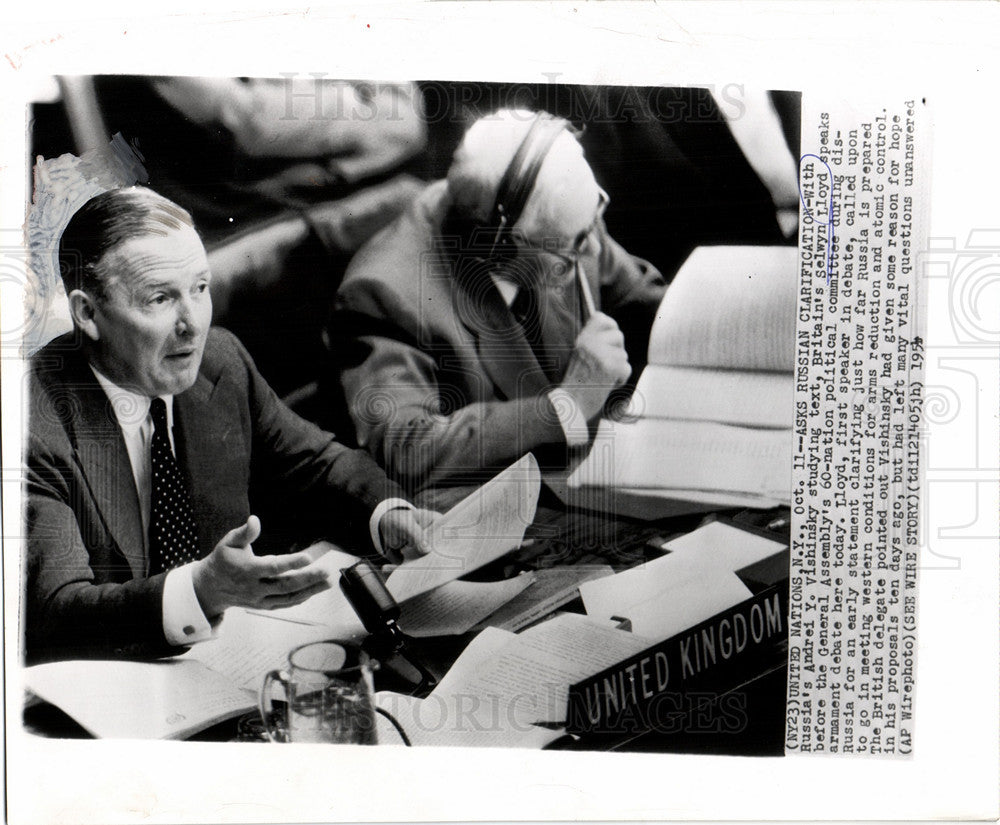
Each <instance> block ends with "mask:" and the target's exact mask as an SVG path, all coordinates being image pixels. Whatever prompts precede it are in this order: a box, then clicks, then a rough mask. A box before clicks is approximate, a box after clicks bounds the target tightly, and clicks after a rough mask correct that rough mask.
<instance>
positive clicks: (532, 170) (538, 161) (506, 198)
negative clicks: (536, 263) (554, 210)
mask: <svg viewBox="0 0 1000 825" xmlns="http://www.w3.org/2000/svg"><path fill="white" fill-rule="evenodd" d="M564 129H570V130H572V127H571V126H570V123H569V121H567V120H564V119H563V118H557V117H553V116H552V115H550V114H548V113H547V112H538V113H537V114H536V115H535V119H534V120H533V121H532V123H531V126H530V127H529V129H528V132H527V134H526V135H525V136H524V139H523V140H522V141H521V143H520V145H519V146H518V147H517V151H516V152H514V157H513V158H511V161H510V163H509V164H508V165H507V169H506V170H505V171H504V174H503V177H502V178H501V179H500V185H499V186H498V187H497V194H496V198H495V199H494V201H493V208H492V210H490V218H489V221H488V222H487V223H486V224H485V225H483V224H477V223H475V222H474V221H471V220H469V219H463V218H462V217H461V216H459V215H457V214H455V213H454V211H453V212H452V213H451V214H449V216H448V218H447V220H446V222H445V225H444V226H443V227H442V230H443V231H444V232H446V233H447V237H458V238H461V239H462V240H463V242H464V243H466V244H467V247H466V250H467V251H471V252H472V253H473V254H475V253H476V252H477V250H482V252H483V257H484V258H489V259H491V260H494V261H498V262H499V261H504V260H509V259H511V258H513V257H514V256H516V255H517V245H516V244H515V243H514V234H513V233H514V226H515V225H516V224H517V222H518V220H520V218H521V214H522V213H523V212H524V207H525V206H527V203H528V199H529V198H530V197H531V192H532V190H533V189H534V187H535V181H536V180H537V179H538V173H539V172H540V171H541V168H542V164H543V163H544V162H545V158H546V156H547V155H548V153H549V150H551V149H552V145H553V144H554V143H555V142H556V139H557V138H558V137H559V135H560V134H562V131H563V130H564Z"/></svg>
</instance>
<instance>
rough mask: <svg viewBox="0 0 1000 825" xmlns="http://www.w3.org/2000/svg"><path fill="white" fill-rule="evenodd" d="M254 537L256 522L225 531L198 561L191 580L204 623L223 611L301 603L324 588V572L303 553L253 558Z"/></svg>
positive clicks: (253, 518) (254, 519)
mask: <svg viewBox="0 0 1000 825" xmlns="http://www.w3.org/2000/svg"><path fill="white" fill-rule="evenodd" d="M259 535H260V519H258V518H257V516H250V518H248V519H247V521H246V524H243V525H241V526H240V527H237V528H235V529H234V530H230V531H229V532H228V533H226V535H225V536H223V538H222V541H220V542H219V543H218V544H217V545H215V549H213V550H212V552H211V553H209V554H208V555H207V556H206V557H205V558H203V559H201V561H197V562H195V568H194V571H193V576H192V580H193V582H194V592H195V595H197V597H198V602H199V603H200V604H201V609H202V610H203V611H204V613H205V615H206V616H207V617H209V618H212V617H214V616H218V615H219V614H220V613H222V611H224V610H225V609H226V608H227V607H254V608H258V609H259V608H265V609H272V608H275V607H288V606H289V605H293V604H299V603H300V602H304V601H305V600H306V599H308V598H309V597H310V596H312V595H313V594H315V593H319V592H321V591H323V590H326V589H327V588H328V587H329V586H330V582H329V580H328V578H327V574H326V572H325V571H324V570H323V569H322V568H321V567H320V566H318V565H313V564H312V559H311V558H310V556H309V554H308V553H307V552H306V551H302V552H299V553H291V554H289V555H287V556H255V555H254V554H253V550H251V549H250V545H251V544H252V543H253V542H254V541H256V540H257V537H258V536H259Z"/></svg>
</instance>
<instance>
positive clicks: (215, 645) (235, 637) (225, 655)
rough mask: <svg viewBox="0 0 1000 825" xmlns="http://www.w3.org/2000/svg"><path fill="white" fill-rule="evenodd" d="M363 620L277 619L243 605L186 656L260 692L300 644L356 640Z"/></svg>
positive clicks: (233, 609) (185, 657)
mask: <svg viewBox="0 0 1000 825" xmlns="http://www.w3.org/2000/svg"><path fill="white" fill-rule="evenodd" d="M361 632H362V629H361V623H360V622H357V621H356V623H355V624H354V625H345V626H344V627H341V628H333V627H331V626H329V625H307V624H300V623H298V622H289V621H285V620H283V619H276V618H273V617H271V616H268V615H266V614H260V613H254V612H250V611H246V610H242V609H241V608H230V609H229V610H227V611H226V615H225V618H224V619H223V621H222V624H221V625H220V627H219V630H218V635H217V636H216V638H214V639H209V640H208V641H204V642H200V643H198V644H196V645H194V646H193V647H192V648H191V650H189V651H188V652H187V653H185V654H184V655H183V656H182V657H180V658H182V659H191V660H194V661H197V662H201V663H202V664H203V665H205V667H207V668H210V669H211V670H214V671H216V672H217V673H221V674H223V675H224V676H225V677H226V678H227V679H229V680H230V681H231V682H232V683H233V684H235V685H239V686H240V687H242V688H245V689H246V690H251V691H254V692H256V691H258V690H260V687H261V683H262V682H263V681H264V674H265V673H267V672H268V671H269V670H274V669H277V668H283V667H285V666H286V665H287V664H288V654H289V653H290V652H291V651H292V650H293V649H294V648H296V647H298V646H299V645H304V644H306V643H307V642H317V641H321V640H324V639H337V640H340V641H351V640H356V639H358V638H359V637H360V635H361Z"/></svg>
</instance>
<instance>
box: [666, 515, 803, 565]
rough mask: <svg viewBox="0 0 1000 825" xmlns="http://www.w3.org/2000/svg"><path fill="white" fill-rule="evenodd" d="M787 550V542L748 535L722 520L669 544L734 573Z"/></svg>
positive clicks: (678, 552) (676, 549) (669, 548)
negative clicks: (720, 565)
mask: <svg viewBox="0 0 1000 825" xmlns="http://www.w3.org/2000/svg"><path fill="white" fill-rule="evenodd" d="M787 547H788V545H787V544H786V543H785V542H782V541H778V540H776V539H768V538H764V537H763V536H758V535H755V534H754V533H748V532H747V531H746V530H740V529H739V528H738V527H733V526H732V525H729V524H725V523H724V522H721V521H710V522H709V523H708V524H703V525H702V526H701V527H699V528H697V529H696V530H692V531H691V532H690V533H687V534H685V535H683V536H680V537H678V538H676V539H673V540H671V541H669V542H667V543H666V545H665V549H667V550H669V551H671V553H676V554H682V553H683V554H691V555H700V556H703V557H706V558H711V559H714V560H716V561H718V562H719V563H720V564H722V565H723V566H724V567H725V568H726V569H727V570H733V571H736V570H739V569H740V568H742V567H746V566H747V565H748V564H753V563H754V562H758V561H761V560H762V559H766V558H767V557H768V556H773V555H774V554H775V553H781V552H782V551H783V550H785V549H786V548H787Z"/></svg>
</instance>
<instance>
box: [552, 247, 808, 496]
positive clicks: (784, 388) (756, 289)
mask: <svg viewBox="0 0 1000 825" xmlns="http://www.w3.org/2000/svg"><path fill="white" fill-rule="evenodd" d="M797 271H798V253H797V250H796V248H795V247H793V246H789V247H783V246H762V247H751V246H719V247H699V248H698V249H696V250H695V251H694V252H692V253H691V255H690V257H689V258H688V259H687V261H686V262H685V263H684V265H683V266H682V267H681V269H680V271H679V272H678V273H677V276H676V277H675V278H674V281H673V283H672V284H671V286H670V288H669V289H668V290H667V294H666V295H665V296H664V299H663V303H662V304H661V305H660V308H659V310H658V312H657V316H656V321H655V322H654V324H653V329H652V332H651V334H650V341H649V366H647V367H646V369H645V370H644V371H643V374H642V376H641V377H640V379H639V382H638V384H637V385H636V389H635V392H634V394H633V397H632V400H631V402H630V405H629V408H628V409H627V410H626V412H625V414H624V415H623V416H622V418H621V419H620V420H614V421H612V420H607V419H606V420H603V421H601V423H600V426H599V429H598V433H597V436H596V437H595V439H594V445H593V447H592V449H591V451H590V454H589V455H588V456H587V458H586V460H584V462H583V463H582V464H581V465H580V466H579V467H578V468H577V469H576V471H575V472H574V473H573V474H572V475H571V476H570V477H569V479H568V481H567V483H568V485H569V487H570V488H581V487H590V488H602V487H603V488H610V487H613V488H617V489H626V490H633V491H635V492H636V493H637V494H639V495H643V496H653V497H660V498H670V499H678V500H685V501H696V502H708V503H719V504H724V505H725V506H754V507H772V506H775V505H777V504H781V503H786V502H788V500H789V499H790V495H791V439H792V429H791V427H792V412H793V377H792V371H793V367H794V358H795V307H796V303H795V302H796V285H797V280H796V276H797Z"/></svg>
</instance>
